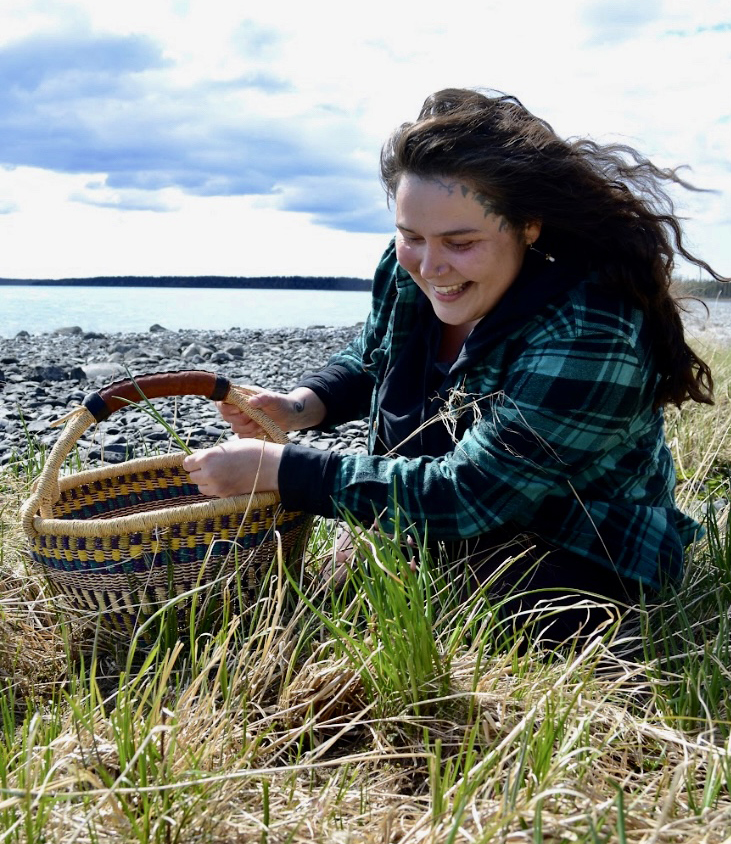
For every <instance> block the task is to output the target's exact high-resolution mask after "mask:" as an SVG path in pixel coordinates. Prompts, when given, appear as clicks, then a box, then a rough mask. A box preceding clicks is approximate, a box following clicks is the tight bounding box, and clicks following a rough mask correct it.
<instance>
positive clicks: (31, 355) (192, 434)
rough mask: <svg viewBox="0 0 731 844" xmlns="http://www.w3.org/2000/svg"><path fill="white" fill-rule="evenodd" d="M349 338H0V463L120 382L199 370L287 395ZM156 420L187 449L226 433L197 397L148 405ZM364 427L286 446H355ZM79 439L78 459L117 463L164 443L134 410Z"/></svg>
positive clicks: (66, 332) (272, 334)
mask: <svg viewBox="0 0 731 844" xmlns="http://www.w3.org/2000/svg"><path fill="white" fill-rule="evenodd" d="M357 331H358V326H353V327H350V328H326V327H318V326H313V327H310V328H306V329H279V330H267V331H261V330H256V329H231V330H230V331H226V332H225V333H222V332H214V331H186V330H180V331H168V330H166V329H165V328H164V327H163V326H160V325H153V326H151V327H150V330H149V331H148V332H145V333H136V334H108V335H102V334H98V333H92V332H85V331H84V330H83V328H82V327H80V326H70V327H67V328H60V329H58V330H56V331H54V332H52V333H47V334H39V335H31V334H28V333H26V332H22V331H21V332H20V333H19V334H18V335H17V336H16V337H14V338H12V339H0V397H1V398H2V404H1V405H0V464H8V463H11V462H12V461H14V460H16V459H17V457H18V455H20V454H24V453H25V452H26V450H27V448H28V445H29V442H32V443H34V444H35V445H36V446H37V447H38V448H41V449H43V448H48V447H50V446H52V445H53V444H54V443H55V442H56V440H57V439H58V436H59V432H60V428H58V427H56V428H54V427H51V424H52V423H53V422H54V421H55V420H57V419H60V418H61V417H63V416H64V415H65V414H66V413H68V412H69V411H71V410H73V408H75V407H77V406H78V405H79V404H80V403H81V402H82V401H83V400H84V398H85V397H86V396H87V395H88V394H89V393H91V392H94V391H95V390H98V389H100V388H101V387H104V386H106V385H107V384H109V383H111V382H113V381H117V380H119V379H121V378H125V377H127V372H130V373H132V375H133V376H134V377H139V376H140V375H144V374H147V373H152V372H164V371H171V370H181V369H199V370H207V371H211V372H216V373H220V374H222V375H225V376H226V377H228V378H230V379H231V380H232V381H233V382H235V383H237V384H250V385H258V386H262V387H267V388H269V389H273V390H285V391H286V390H288V389H290V388H291V387H292V386H293V385H294V384H295V383H296V382H297V380H298V379H299V378H300V377H301V376H302V375H303V374H305V373H306V372H311V371H313V370H316V369H318V368H320V367H321V366H323V365H324V364H325V363H326V362H327V360H328V358H329V356H330V355H331V354H332V353H333V352H335V351H337V350H338V349H342V348H343V347H344V346H345V345H346V344H347V343H348V342H349V341H350V340H351V339H352V337H353V336H355V334H356V333H357ZM155 407H156V408H157V409H158V410H159V412H160V413H161V415H162V416H163V417H164V418H165V419H166V421H167V422H168V423H169V424H170V425H172V427H173V428H174V429H175V431H176V432H177V433H178V434H179V436H181V437H182V438H183V439H184V440H185V441H187V442H188V444H189V445H190V446H191V447H193V448H197V447H204V446H209V445H213V444H214V443H215V442H216V441H217V440H218V439H219V438H221V437H227V436H229V435H230V429H229V428H228V426H227V425H225V424H224V423H223V422H222V421H221V418H220V416H219V414H218V411H217V409H216V407H215V405H214V403H213V402H211V401H208V400H206V399H203V398H198V397H184V398H175V399H173V398H171V399H167V400H166V399H159V400H156V402H155ZM365 432H366V425H365V423H364V422H361V421H357V422H353V423H349V424H347V425H344V426H341V427H340V428H339V429H337V430H336V431H334V432H322V431H305V432H302V433H297V434H293V435H292V439H293V440H294V441H296V442H302V443H309V444H311V445H314V446H315V447H318V448H335V449H344V448H351V449H356V450H357V449H362V448H364V447H365ZM87 434H88V438H84V439H82V440H81V441H80V442H79V456H80V458H81V459H82V461H83V462H87V461H88V462H89V464H90V465H95V464H96V463H98V462H99V461H100V460H104V462H106V463H117V462H121V461H123V460H125V459H128V458H129V457H132V456H140V455H142V454H145V453H158V452H159V451H165V450H167V448H168V443H169V440H170V436H169V434H168V432H166V431H165V429H164V428H163V427H162V426H161V425H160V424H159V423H158V422H156V421H155V420H154V419H152V418H151V417H150V416H149V415H148V414H146V413H145V412H144V411H142V410H138V409H136V408H134V407H130V408H129V409H125V410H122V411H117V412H116V413H115V414H113V415H112V416H111V417H110V418H109V419H107V420H106V421H105V422H103V423H102V424H100V425H98V426H96V427H95V428H91V429H90V430H89V431H88V432H87Z"/></svg>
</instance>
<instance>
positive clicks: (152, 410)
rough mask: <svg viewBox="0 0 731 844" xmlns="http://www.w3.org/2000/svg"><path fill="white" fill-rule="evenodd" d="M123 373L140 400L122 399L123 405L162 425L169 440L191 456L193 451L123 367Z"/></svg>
mask: <svg viewBox="0 0 731 844" xmlns="http://www.w3.org/2000/svg"><path fill="white" fill-rule="evenodd" d="M125 372H126V374H127V378H128V379H129V380H130V381H131V382H132V385H133V386H134V388H135V390H137V392H138V393H139V395H140V399H141V400H140V401H139V402H134V401H131V400H130V399H122V401H124V403H125V404H126V405H128V406H129V407H134V408H135V409H136V410H141V411H142V412H143V413H145V414H146V415H147V416H149V417H150V418H151V419H153V420H154V421H155V422H157V423H158V424H160V425H162V427H163V428H164V429H165V430H166V431H167V432H168V434H169V435H170V439H171V440H172V441H173V442H175V443H177V445H178V446H180V448H181V449H182V450H183V451H184V452H185V453H186V454H192V453H193V450H192V449H191V448H190V446H189V445H188V444H187V443H186V442H185V440H183V439H182V438H181V437H180V435H179V434H178V432H177V431H176V430H175V428H174V427H173V426H172V425H171V424H170V423H169V422H168V421H167V419H165V417H164V416H163V415H162V414H161V413H160V411H159V410H158V409H157V408H156V407H155V405H154V404H153V403H152V402H151V401H150V400H149V399H148V398H147V396H146V395H145V394H144V392H143V391H142V388H141V387H140V385H139V384H138V383H137V381H136V380H135V378H134V376H133V375H132V373H131V372H130V370H129V369H128V368H127V367H125Z"/></svg>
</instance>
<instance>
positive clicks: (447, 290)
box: [434, 284, 467, 296]
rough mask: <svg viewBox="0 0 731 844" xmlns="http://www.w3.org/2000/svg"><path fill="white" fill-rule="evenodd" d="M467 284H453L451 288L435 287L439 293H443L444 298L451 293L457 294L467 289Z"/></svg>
mask: <svg viewBox="0 0 731 844" xmlns="http://www.w3.org/2000/svg"><path fill="white" fill-rule="evenodd" d="M466 286H467V285H466V284H453V285H451V286H450V287H435V288H434V289H435V290H436V292H437V293H441V294H442V296H449V295H450V294H451V293H457V292H459V291H460V290H462V289H463V288H465V287H466Z"/></svg>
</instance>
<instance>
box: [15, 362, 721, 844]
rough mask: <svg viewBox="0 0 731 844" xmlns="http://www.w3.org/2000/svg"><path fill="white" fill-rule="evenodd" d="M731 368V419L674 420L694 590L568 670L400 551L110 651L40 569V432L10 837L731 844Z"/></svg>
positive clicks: (694, 413)
mask: <svg viewBox="0 0 731 844" xmlns="http://www.w3.org/2000/svg"><path fill="white" fill-rule="evenodd" d="M729 361H730V358H729V356H728V355H727V354H726V353H722V352H719V353H717V356H716V358H715V359H714V361H713V363H714V371H715V372H716V378H717V382H718V388H717V392H718V395H719V401H718V404H717V405H716V406H715V407H714V408H705V407H686V408H684V409H683V411H682V413H679V412H678V413H676V412H674V411H672V412H669V413H668V439H669V441H670V443H671V447H672V450H673V454H674V455H675V458H676V464H677V466H678V475H679V490H678V492H679V498H680V500H681V502H682V504H683V506H684V507H685V508H686V509H689V510H691V511H692V512H694V513H695V514H697V515H698V514H704V515H703V518H704V519H705V521H706V526H707V537H706V539H705V540H704V541H703V542H702V543H700V544H699V545H698V546H697V547H696V548H695V549H692V551H691V552H690V554H689V559H688V565H687V573H686V577H685V580H684V582H683V583H682V585H681V586H680V588H679V589H678V590H677V592H675V593H673V592H670V591H668V593H667V594H666V595H664V596H663V600H662V602H661V603H660V604H659V605H658V606H653V607H652V608H650V609H646V610H645V611H644V612H643V613H641V615H640V618H639V620H634V621H633V622H632V623H628V624H626V625H623V626H621V627H619V628H615V629H613V630H610V631H607V632H606V633H605V635H604V636H603V637H602V638H598V639H595V640H593V641H592V642H590V643H589V644H588V645H587V646H586V647H584V648H583V649H582V650H578V649H577V650H575V651H574V652H565V653H561V654H556V655H548V656H547V655H546V654H545V653H543V652H540V651H537V650H535V649H533V648H531V647H528V648H527V652H523V651H521V649H520V648H519V644H520V643H519V641H518V640H517V639H515V638H514V639H512V640H511V639H510V638H509V637H506V635H505V634H504V632H503V631H502V630H501V629H500V628H499V627H498V626H497V620H496V615H495V610H496V608H495V607H492V606H490V604H489V603H488V602H487V601H486V600H485V598H484V596H482V595H479V594H477V595H474V596H473V597H472V598H470V599H469V600H467V601H465V602H460V599H459V597H458V590H457V589H455V588H454V584H452V583H449V582H446V581H445V579H444V577H443V575H441V574H440V570H439V568H438V567H437V566H435V565H433V564H432V561H430V560H429V558H428V555H427V554H426V552H425V551H424V549H423V548H418V547H414V546H411V547H410V546H408V545H407V543H406V542H404V541H401V538H400V537H399V536H395V537H389V536H384V535H378V534H375V535H371V536H367V537H365V536H364V537H363V538H362V539H360V540H359V543H358V546H359V547H358V557H357V558H358V563H357V565H356V566H355V567H354V569H353V571H352V572H351V573H350V575H349V579H348V582H347V583H346V585H345V588H344V589H343V590H342V591H339V592H336V591H334V590H332V589H327V588H324V587H323V586H322V585H321V584H320V583H319V582H318V581H317V579H309V580H308V579H305V580H302V579H301V578H299V577H298V576H296V575H295V570H294V568H292V569H291V570H290V571H287V570H286V569H285V567H284V565H283V563H282V561H281V560H275V561H274V564H273V567H272V570H271V574H270V577H269V578H268V579H267V580H266V582H265V584H264V585H263V586H262V590H261V594H260V597H259V600H258V601H256V602H255V603H253V604H251V605H250V606H248V607H247V608H246V609H245V610H244V611H243V612H241V613H238V614H237V613H236V612H235V611H234V607H233V606H232V605H230V604H228V605H226V606H224V608H223V613H224V615H223V621H222V622H221V621H219V622H218V623H216V624H214V623H212V621H211V619H210V618H208V617H207V616H206V613H205V612H204V610H203V607H204V602H203V601H202V600H201V601H200V602H199V603H197V604H196V608H195V611H194V612H193V613H192V615H191V617H190V619H189V623H188V627H187V628H186V629H185V630H184V631H183V634H182V635H178V631H177V629H173V628H172V627H171V625H170V619H171V618H174V615H173V613H174V608H172V607H169V608H167V610H163V611H161V612H160V614H159V615H158V616H157V617H156V618H154V619H152V620H151V621H150V622H148V633H149V635H148V638H147V639H146V640H144V641H143V640H142V639H139V640H136V641H133V642H132V643H131V645H129V646H128V645H126V644H125V645H124V647H120V648H119V649H118V650H117V651H112V650H110V649H109V648H108V647H107V646H106V645H104V644H103V640H102V639H101V638H100V637H98V636H97V628H96V626H95V624H94V622H93V620H86V621H81V620H77V619H73V618H69V617H65V616H62V615H59V614H58V613H57V611H56V608H55V604H54V601H53V599H52V598H51V596H49V595H48V593H47V589H46V585H45V583H44V581H43V580H42V578H40V577H39V576H38V575H37V573H36V572H31V571H28V570H26V562H25V560H26V557H25V552H24V542H23V537H22V536H21V534H20V528H19V525H18V519H17V513H18V508H19V506H20V504H21V502H22V501H23V500H24V498H25V496H26V495H27V490H28V485H29V483H30V481H31V479H32V477H33V476H34V475H35V474H36V473H37V471H38V469H39V467H40V465H42V460H43V453H42V451H41V450H40V449H39V448H38V447H37V446H35V445H33V444H32V443H31V442H30V441H29V447H28V452H27V454H26V455H18V458H17V460H16V462H15V464H14V465H13V467H12V468H8V469H6V470H5V471H4V472H3V473H2V474H1V475H0V570H1V571H2V577H3V580H2V587H1V588H0V730H1V731H2V735H1V736H0V842H6V841H7V842H43V841H49V842H87V841H89V842H100V844H101V842H112V841H120V842H140V844H142V842H161V844H168V842H219V841H223V842H226V841H232V842H233V841H255V842H257V844H263V842H272V844H273V842H285V841H291V842H300V841H302V842H305V841H308V842H309V841H348V842H351V841H352V842H360V841H363V842H367V841H396V840H398V841H406V842H422V841H428V842H473V841H479V842H487V841H490V842H493V841H494V842H533V844H536V842H544V841H545V842H559V841H571V842H587V844H596V842H648V844H649V842H680V841H682V842H716V841H717V842H722V841H727V840H729V836H731V712H729V697H730V695H729V688H730V687H731V653H730V651H731V645H730V639H731V630H730V629H729V625H730V623H731V621H730V617H729V607H730V606H731V537H730V536H729V532H728V528H727V514H728V505H727V503H726V502H727V500H728V498H729V493H728V486H729V470H728V467H729V466H731V443H730V442H729V436H728V426H729V420H730V419H731V415H730V414H729V412H728V410H729V409H728V385H729V384H731V373H729V367H730V366H731V363H729ZM70 468H71V469H73V468H74V467H73V466H71V467H70ZM713 502H715V506H714V504H713ZM333 534H334V526H333V525H332V524H331V523H329V522H326V521H319V522H318V523H317V524H316V527H315V530H314V532H313V535H312V538H311V540H310V543H309V546H308V549H307V566H308V568H309V569H310V570H314V569H316V568H317V566H319V565H320V564H321V563H322V562H324V561H326V560H328V559H330V556H331V553H332V547H333V543H334V535H333Z"/></svg>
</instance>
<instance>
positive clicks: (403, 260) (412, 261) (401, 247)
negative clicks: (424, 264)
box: [396, 238, 419, 273]
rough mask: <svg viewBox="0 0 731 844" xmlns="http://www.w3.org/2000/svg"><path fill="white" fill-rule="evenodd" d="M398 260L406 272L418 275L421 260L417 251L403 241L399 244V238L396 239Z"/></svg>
mask: <svg viewBox="0 0 731 844" xmlns="http://www.w3.org/2000/svg"><path fill="white" fill-rule="evenodd" d="M396 260H397V261H398V262H399V264H401V266H402V267H403V268H404V269H405V270H406V272H409V273H414V272H416V273H418V271H419V259H418V256H417V254H416V250H415V249H414V248H413V247H411V246H407V245H406V244H405V243H403V241H401V242H399V240H398V238H397V239H396Z"/></svg>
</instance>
